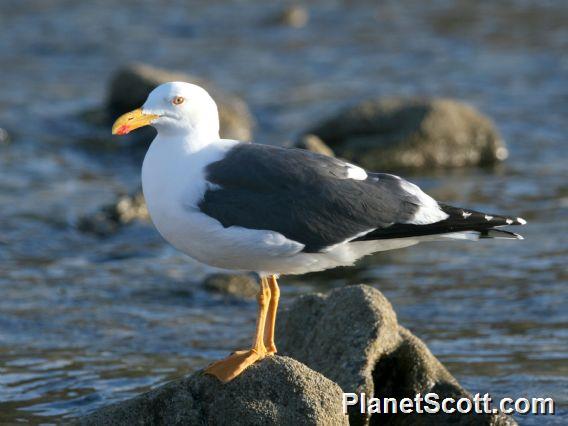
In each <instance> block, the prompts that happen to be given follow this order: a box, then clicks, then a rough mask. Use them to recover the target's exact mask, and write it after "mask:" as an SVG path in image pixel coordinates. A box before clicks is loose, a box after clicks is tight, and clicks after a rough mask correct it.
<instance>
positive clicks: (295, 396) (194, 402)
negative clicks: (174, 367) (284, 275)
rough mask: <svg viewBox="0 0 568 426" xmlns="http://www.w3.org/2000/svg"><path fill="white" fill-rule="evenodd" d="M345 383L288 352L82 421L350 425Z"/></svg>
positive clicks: (193, 379)
mask: <svg viewBox="0 0 568 426" xmlns="http://www.w3.org/2000/svg"><path fill="white" fill-rule="evenodd" d="M341 401H342V393H341V389H340V388H339V386H337V385H336V384H335V383H333V382H332V381H330V380H328V379H326V378H325V377H324V376H322V375H321V374H319V373H316V372H315V371H313V370H310V369H309V368H308V367H306V366H305V365H303V364H301V363H299V362H297V361H295V360H293V359H290V358H286V357H281V356H274V357H268V358H266V359H264V360H263V361H262V362H259V363H257V364H255V365H253V366H251V367H250V368H248V369H247V370H246V371H245V373H243V374H242V375H241V376H239V377H237V378H236V379H235V380H233V381H232V382H229V383H227V384H223V383H221V382H219V381H218V380H217V379H216V378H214V377H212V376H208V375H205V374H203V373H202V372H201V371H198V372H196V373H194V374H192V375H190V376H188V377H185V378H183V379H180V380H177V381H174V382H170V383H168V384H166V385H164V386H161V387H159V388H157V389H154V390H152V391H150V392H148V393H145V394H143V395H140V396H138V397H135V398H133V399H130V400H128V401H123V402H119V403H117V404H114V405H111V406H108V407H105V408H102V409H99V410H97V411H95V412H94V413H92V414H91V415H89V416H86V417H84V418H82V419H80V420H79V421H78V422H77V423H78V424H80V425H198V424H199V425H202V424H210V425H283V426H285V425H289V426H297V425H322V426H326V425H347V424H348V421H347V416H345V415H344V414H342V405H341Z"/></svg>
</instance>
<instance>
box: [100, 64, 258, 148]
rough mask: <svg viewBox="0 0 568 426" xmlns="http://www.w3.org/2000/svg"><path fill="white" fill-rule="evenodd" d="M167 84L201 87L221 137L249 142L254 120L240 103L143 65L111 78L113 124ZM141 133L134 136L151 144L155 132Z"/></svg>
mask: <svg viewBox="0 0 568 426" xmlns="http://www.w3.org/2000/svg"><path fill="white" fill-rule="evenodd" d="M169 81H185V82H188V83H195V84H198V85H200V86H202V87H203V88H204V89H206V90H207V91H208V92H209V94H210V95H211V96H212V97H213V99H214V100H215V102H217V106H218V107H219V119H220V123H221V137H223V138H228V139H237V140H241V141H249V140H251V138H252V129H253V127H254V120H253V118H252V115H251V113H250V111H249V109H248V107H247V105H246V103H245V102H244V101H243V100H241V99H239V98H238V97H236V96H234V95H229V94H227V93H226V92H224V91H222V90H220V89H218V88H217V87H215V86H214V85H213V84H211V83H210V82H207V81H205V80H203V79H200V78H198V77H195V76H192V75H189V74H185V73H180V72H171V71H168V70H163V69H159V68H154V67H151V66H148V65H142V64H133V65H129V66H127V67H125V68H122V69H120V70H118V71H117V72H116V73H115V75H114V76H113V77H112V80H111V83H110V87H109V93H108V96H107V111H108V115H109V117H110V118H111V119H112V120H114V119H116V118H117V117H118V116H120V115H121V114H124V113H125V112H128V111H131V110H133V109H136V108H139V107H140V106H142V104H143V103H144V102H145V101H146V98H147V96H148V94H149V93H150V92H151V91H152V90H153V89H154V88H155V87H156V86H158V85H160V84H162V83H166V82H169ZM143 130H144V129H141V130H138V131H137V132H136V133H135V134H138V135H144V138H146V139H148V140H151V138H152V137H153V135H154V132H153V131H152V130H151V129H148V130H147V131H146V132H143Z"/></svg>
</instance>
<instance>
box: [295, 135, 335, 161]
mask: <svg viewBox="0 0 568 426" xmlns="http://www.w3.org/2000/svg"><path fill="white" fill-rule="evenodd" d="M296 148H302V149H307V150H308V151H312V152H317V153H318V154H323V155H327V156H328V157H335V154H334V153H333V150H332V149H331V148H330V147H329V146H327V145H326V144H325V142H324V141H322V140H321V139H320V138H319V137H317V136H316V135H304V136H302V137H301V138H300V139H299V140H298V142H296Z"/></svg>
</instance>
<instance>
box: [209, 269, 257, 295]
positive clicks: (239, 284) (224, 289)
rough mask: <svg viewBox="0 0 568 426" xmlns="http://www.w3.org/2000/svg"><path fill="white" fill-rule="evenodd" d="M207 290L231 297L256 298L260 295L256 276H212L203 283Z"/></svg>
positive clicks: (221, 274)
mask: <svg viewBox="0 0 568 426" xmlns="http://www.w3.org/2000/svg"><path fill="white" fill-rule="evenodd" d="M203 286H204V287H205V289H206V290H209V291H213V292H216V293H222V294H228V295H231V296H237V297H244V298H254V297H256V294H257V293H258V289H259V284H258V278H257V277H256V276H255V275H254V274H223V273H219V274H211V275H209V276H208V277H207V278H205V280H204V281H203Z"/></svg>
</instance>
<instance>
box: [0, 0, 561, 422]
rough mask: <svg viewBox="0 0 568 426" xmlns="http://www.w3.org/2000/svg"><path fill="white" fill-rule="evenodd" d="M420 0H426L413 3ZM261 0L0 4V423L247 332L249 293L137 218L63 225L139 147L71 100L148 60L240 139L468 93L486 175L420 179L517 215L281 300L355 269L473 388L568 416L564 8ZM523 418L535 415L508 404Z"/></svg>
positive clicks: (120, 173) (91, 103) (212, 352)
mask: <svg viewBox="0 0 568 426" xmlns="http://www.w3.org/2000/svg"><path fill="white" fill-rule="evenodd" d="M426 3H427V5H426ZM276 10H277V8H276V6H266V5H265V3H264V2H260V1H249V2H234V3H233V2H231V3H222V2H205V1H200V2H191V4H189V3H188V2H184V1H167V2H166V1H152V2H150V1H144V2H140V1H133V0H131V1H121V2H120V3H117V2H111V1H104V0H95V1H91V2H70V1H64V0H54V1H51V2H45V1H41V0H32V1H27V2H4V3H2V4H1V5H0V28H1V29H0V31H1V34H2V37H0V69H1V70H2V72H1V79H0V85H1V90H0V127H5V128H7V129H8V130H9V131H10V133H11V134H12V139H13V141H12V143H11V144H9V145H0V206H1V208H0V223H1V228H0V229H1V232H0V262H1V263H0V272H1V273H0V422H4V423H6V422H16V421H32V422H39V421H45V422H47V421H57V419H60V418H61V417H70V416H76V415H80V414H82V413H85V412H88V411H89V410H92V409H94V408H96V407H98V406H100V405H103V404H106V403H108V402H111V401H116V400H119V399H122V398H126V397H129V396H132V395H133V394H135V393H138V392H140V391H143V390H146V389H148V388H149V387H151V386H154V385H157V384H159V383H162V382H164V381H166V380H168V379H171V378H173V377H176V376H179V375H182V374H186V373H189V372H191V371H193V370H195V369H196V368H199V367H201V366H203V365H205V364H206V363H207V362H208V360H210V359H213V358H218V357H221V356H222V355H224V354H225V353H226V352H227V351H228V350H230V349H233V348H235V347H237V346H241V345H243V344H246V343H247V341H248V339H249V336H250V333H251V331H252V328H253V323H254V313H255V309H254V303H253V302H252V301H241V300H237V299H231V298H227V297H223V296H218V295H212V294H210V293H207V292H205V291H203V290H202V289H201V287H200V286H199V285H197V283H198V282H199V281H200V279H201V278H202V277H203V276H204V274H205V273H206V272H207V270H206V269H205V268H204V267H202V266H199V265H197V264H195V263H194V262H191V261H190V260H188V259H187V258H186V257H184V256H183V255H181V254H179V253H177V252H175V251H174V250H173V249H171V248H170V247H169V246H167V245H166V244H165V243H164V242H163V241H162V240H161V239H160V238H159V237H158V236H157V234H156V232H155V231H154V229H153V228H152V227H151V226H150V225H146V224H135V225H133V226H130V227H127V228H124V229H123V230H121V231H120V232H118V233H117V234H116V235H113V236H111V237H108V238H97V237H94V236H91V235H85V234H82V233H80V232H78V231H77V230H76V228H75V225H76V223H77V220H78V219H79V218H80V217H81V216H82V215H84V214H86V213H89V212H93V211H95V210H97V209H98V208H100V206H102V205H104V204H106V203H107V202H109V201H112V200H113V199H114V198H115V196H116V194H117V193H119V192H127V191H130V190H132V189H133V188H135V187H136V186H137V185H138V180H139V176H138V169H139V166H140V164H139V163H140V155H139V153H138V154H135V153H133V152H132V151H130V150H127V149H125V148H124V147H123V146H122V145H121V144H120V143H116V145H114V142H112V143H103V142H102V141H99V140H92V138H90V137H89V135H91V134H94V133H95V130H97V131H99V132H100V130H99V129H93V128H91V127H89V126H88V125H86V124H85V123H83V122H81V121H80V120H79V119H78V118H77V114H79V113H80V112H81V111H84V110H86V109H90V108H93V107H96V106H98V105H100V104H101V103H102V102H103V101H104V96H105V90H106V86H107V82H108V79H109V77H110V75H111V74H112V73H113V71H115V70H116V68H117V67H119V66H120V65H123V64H126V63H128V62H131V61H144V62H147V63H151V64H154V65H158V66H162V67H167V68H172V69H180V70H184V71H189V72H192V73H194V74H197V75H201V76H206V77H207V78H209V79H210V80H213V81H214V82H216V83H217V84H218V85H219V86H220V87H222V88H224V89H227V90H229V91H233V92H236V93H238V94H240V95H241V96H242V97H243V98H244V99H245V100H246V101H247V102H248V103H249V105H250V107H251V108H252V110H253V113H254V114H255V116H256V118H257V120H258V128H257V129H256V140H257V141H258V142H263V143H274V144H278V143H284V142H286V141H288V140H291V139H292V138H293V137H294V135H295V134H297V133H298V132H299V131H301V130H302V129H303V128H305V127H308V126H309V125H311V124H313V123H314V122H315V121H317V120H318V119H320V118H322V117H324V116H326V115H327V114H330V113H332V112H333V111H335V110H336V109H337V108H338V107H339V106H341V105H344V104H346V103H349V102H352V101H357V100H359V99H363V98H366V97H368V96H375V95H381V96H387V95H401V94H402V95H436V96H448V97H455V98H459V99H463V100H466V101H468V102H470V103H472V104H474V105H476V106H477V107H478V108H480V109H481V110H482V111H484V112H485V113H487V114H489V115H490V116H491V117H492V118H493V119H494V120H495V121H496V122H497V123H498V126H499V128H500V130H501V132H502V133H503V136H504V138H505V140H506V141H507V142H508V146H509V149H510V152H511V156H510V158H509V160H508V161H507V162H506V163H505V164H504V165H503V166H501V167H499V168H497V169H493V170H478V169H469V170H458V171H440V172H435V173H434V172H431V173H423V174H416V175H414V176H412V179H413V180H414V181H415V182H417V183H419V184H421V185H422V186H423V187H424V188H426V189H428V190H429V192H430V193H431V194H432V195H434V196H437V197H439V198H441V199H444V200H446V201H448V202H450V203H455V204H464V205H467V206H470V207H473V208H478V209H482V210H483V209H486V210H487V211H495V212H509V213H512V214H517V215H519V216H523V217H525V218H527V219H528V220H529V222H530V225H529V226H527V227H525V228H524V229H523V234H524V235H525V237H526V240H525V241H522V242H510V241H484V242H481V243H478V244H466V243H464V244H459V243H437V244H431V245H423V246H418V247H413V248H409V249H403V250H399V251H396V252H391V253H386V254H381V255H377V256H374V257H372V258H369V259H366V260H365V261H364V262H362V264H361V265H360V267H359V268H357V269H353V268H352V269H341V270H337V271H333V272H328V273H326V274H320V275H311V276H307V277H302V278H284V279H283V280H282V283H283V292H284V299H283V303H284V304H286V303H288V302H289V301H290V300H291V299H292V298H293V297H294V296H295V295H297V294H300V293H302V292H306V291H314V290H319V291H325V290H328V289H330V288H334V287H337V286H343V285H345V284H348V283H356V282H365V283H370V284H373V285H375V286H376V287H377V288H379V289H381V290H382V291H383V292H384V293H385V294H386V295H387V297H388V298H389V299H390V300H391V302H392V303H393V305H394V306H395V309H396V310H397V312H398V315H399V320H400V321H401V323H402V324H404V325H405V326H407V327H409V328H410V329H411V330H412V331H414V332H415V333H416V334H417V335H418V336H419V337H421V338H422V339H424V340H425V342H426V343H427V344H428V345H429V347H430V348H431V349H432V351H433V352H434V353H435V354H436V355H437V356H438V357H439V358H440V359H441V360H442V361H443V362H444V363H445V364H446V365H447V366H448V368H449V369H450V371H451V372H452V373H453V374H454V375H455V376H456V377H457V378H458V380H459V381H460V382H461V383H462V384H463V385H464V386H465V387H466V388H468V389H469V390H470V391H473V392H483V393H485V392H490V393H491V394H492V395H493V396H494V397H502V396H513V397H516V396H528V397H532V396H553V397H554V398H555V399H556V401H557V403H558V404H559V405H560V407H559V410H558V411H559V413H558V415H557V416H555V417H550V418H547V419H546V423H547V424H552V423H556V424H563V423H566V421H567V418H566V417H564V416H565V415H566V406H567V402H568V392H567V389H568V386H567V385H568V364H567V362H566V361H567V357H568V347H567V346H568V345H567V343H566V342H568V333H567V327H566V326H567V324H568V310H567V309H566V306H567V302H568V300H567V293H566V281H567V280H566V278H567V273H566V266H565V264H566V254H567V252H568V247H567V242H566V231H567V228H568V226H567V223H568V222H567V220H566V211H567V207H568V189H567V185H566V171H567V168H566V156H567V155H566V154H567V149H566V142H567V141H566V135H567V134H568V124H567V122H566V117H567V114H568V91H567V88H568V78H567V75H568V58H567V56H566V52H567V47H568V29H567V27H566V22H567V19H568V11H567V8H566V6H565V3H564V2H561V1H557V2H554V1H548V2H536V1H524V0H517V1H503V2H467V1H457V2H446V1H442V0H440V1H434V2H421V1H418V0H415V1H402V2H383V3H381V6H379V7H377V6H376V4H375V2H365V1H359V2H347V1H345V2H340V1H335V2H324V1H315V2H310V7H309V10H310V18H311V19H310V22H309V23H308V25H307V26H306V27H304V28H299V29H296V28H290V27H286V26H274V25H270V24H268V23H267V22H268V21H269V20H270V19H268V18H269V17H270V16H271V15H272V14H273V13H274V12H275V11H276ZM519 420H520V421H521V422H522V423H523V424H533V425H537V424H541V422H542V421H543V420H542V418H536V417H520V418H519Z"/></svg>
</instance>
